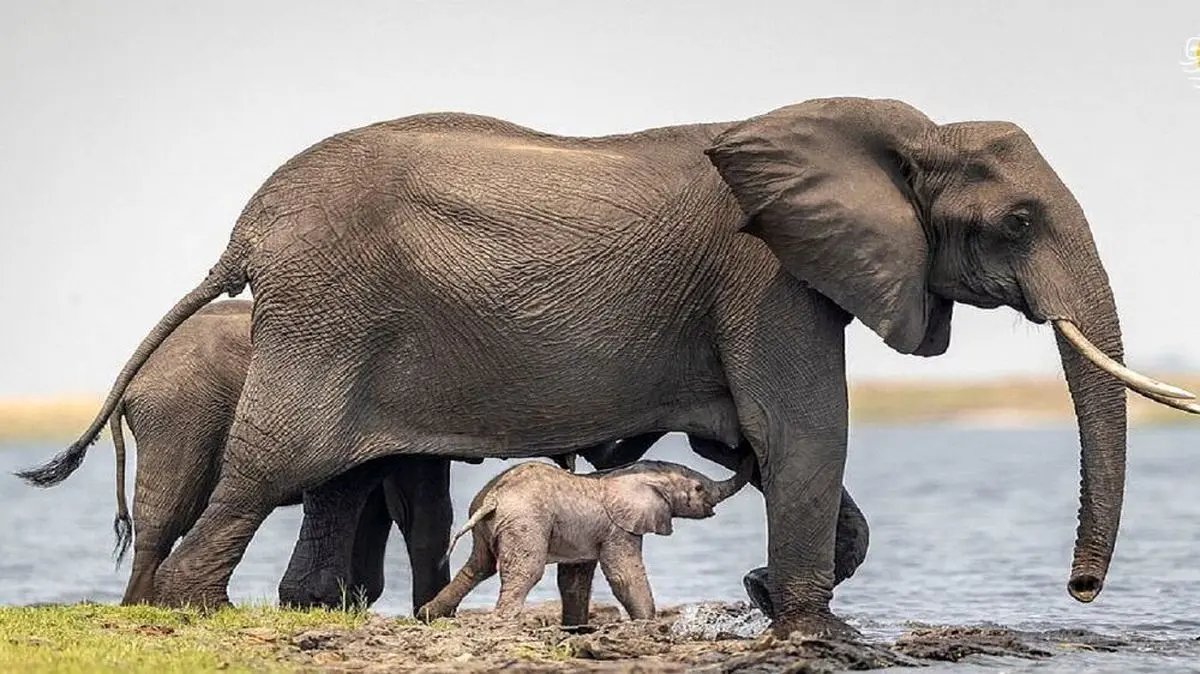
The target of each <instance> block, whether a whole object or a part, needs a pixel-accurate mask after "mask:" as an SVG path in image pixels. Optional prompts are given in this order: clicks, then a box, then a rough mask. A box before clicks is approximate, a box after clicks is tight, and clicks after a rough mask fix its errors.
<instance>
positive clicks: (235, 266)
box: [16, 242, 246, 487]
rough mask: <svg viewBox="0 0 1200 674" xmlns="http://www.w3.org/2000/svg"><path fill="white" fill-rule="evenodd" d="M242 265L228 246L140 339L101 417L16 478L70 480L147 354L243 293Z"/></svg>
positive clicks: (48, 483)
mask: <svg viewBox="0 0 1200 674" xmlns="http://www.w3.org/2000/svg"><path fill="white" fill-rule="evenodd" d="M245 265H246V252H245V248H244V247H242V246H240V245H237V244H235V243H234V242H231V243H230V246H229V247H228V248H226V249H225V252H224V253H223V254H222V255H221V259H220V260H219V261H217V265H216V266H215V267H213V268H212V270H210V271H209V272H208V276H207V277H205V279H204V280H203V281H201V282H200V285H198V286H196V287H195V288H193V289H192V291H191V292H189V293H188V294H187V295H184V296H183V299H181V300H179V301H178V302H176V303H175V306H174V307H171V310H170V311H168V312H167V315H165V316H163V317H162V318H161V319H159V321H158V325H155V326H154V329H153V330H151V331H150V334H148V335H146V337H145V338H144V339H142V343H141V344H139V345H138V348H137V350H136V351H134V352H133V356H131V357H130V358H129V361H128V362H127V363H125V367H124V368H122V370H121V374H119V375H117V381H116V382H114V383H113V387H112V389H111V390H110V391H109V392H108V398H106V399H105V400H104V405H103V407H101V408H100V413H99V414H97V415H96V418H95V419H93V420H92V425H91V426H88V429H87V430H86V431H84V433H83V435H82V436H81V437H80V438H79V439H78V440H76V441H75V442H74V443H72V444H71V446H70V447H68V448H67V449H65V450H63V451H62V452H60V453H59V454H58V456H55V457H54V458H53V459H50V461H48V462H46V463H45V464H43V465H41V466H38V467H37V468H29V469H27V470H23V471H20V472H18V473H16V475H17V477H19V478H21V479H23V480H25V481H26V482H28V483H29V484H31V485H34V486H36V487H52V486H54V485H56V484H58V483H60V482H62V481H63V480H65V479H67V478H68V477H70V475H71V473H73V472H75V470H76V469H77V468H79V466H80V464H82V463H83V457H84V455H85V454H86V453H87V448H88V446H90V445H91V444H92V443H93V442H95V441H96V436H98V435H99V434H100V429H101V428H103V427H104V422H105V421H107V420H108V418H109V417H110V416H112V413H113V410H115V409H116V408H117V405H118V404H119V403H120V402H121V398H122V396H124V395H125V388H126V387H127V386H129V382H130V381H132V380H133V378H134V376H135V375H137V373H138V370H140V369H141V367H142V365H144V364H145V363H146V360H147V359H148V358H150V354H152V353H154V350H155V349H157V348H158V345H159V344H162V342H163V340H165V339H166V338H167V337H168V336H170V334H171V333H172V332H174V331H175V328H177V327H179V325H180V324H181V323H183V322H184V321H186V320H187V319H188V318H189V317H190V316H191V315H192V314H194V313H196V312H197V311H199V310H200V309H201V308H202V307H204V305H206V304H208V303H209V302H211V301H213V300H215V299H216V298H217V297H219V296H220V295H221V294H222V293H228V294H229V296H230V297H233V296H236V295H237V294H238V293H240V292H242V289H244V288H245V287H246V269H245Z"/></svg>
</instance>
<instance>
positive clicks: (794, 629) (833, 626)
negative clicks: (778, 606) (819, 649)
mask: <svg viewBox="0 0 1200 674" xmlns="http://www.w3.org/2000/svg"><path fill="white" fill-rule="evenodd" d="M770 578H771V575H770V572H769V571H768V569H767V567H765V566H760V567H759V568H757V569H751V570H750V571H749V572H748V573H746V575H745V576H743V577H742V585H743V586H744V587H745V588H746V594H748V595H750V601H751V602H752V603H753V604H754V606H755V607H757V608H758V610H760V611H762V612H763V614H764V615H766V616H767V617H768V618H770V619H771V623H772V630H773V631H774V633H775V636H777V637H780V638H787V636H788V635H790V634H799V635H803V636H807V637H819V638H825V639H830V638H832V639H845V640H850V641H857V640H860V639H862V633H861V632H859V631H858V630H856V629H854V628H853V627H851V626H850V625H848V624H846V622H845V621H844V620H842V619H841V618H839V617H837V616H836V615H834V614H833V613H832V612H830V611H829V610H828V609H825V610H823V611H818V612H816V613H801V614H798V615H796V616H794V617H786V618H782V619H781V618H780V617H779V616H778V615H776V613H775V604H774V602H773V601H772V600H771V591H770V589H769V588H770Z"/></svg>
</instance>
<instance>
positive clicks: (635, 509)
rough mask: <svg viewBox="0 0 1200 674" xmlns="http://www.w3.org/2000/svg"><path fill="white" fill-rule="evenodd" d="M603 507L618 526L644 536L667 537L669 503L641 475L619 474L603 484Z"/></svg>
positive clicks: (668, 529) (669, 513) (669, 520)
mask: <svg viewBox="0 0 1200 674" xmlns="http://www.w3.org/2000/svg"><path fill="white" fill-rule="evenodd" d="M604 509H605V510H606V511H607V512H608V516H609V518H611V519H612V521H613V523H614V524H616V525H617V526H618V527H620V528H621V529H623V530H625V531H627V532H629V533H631V534H633V535H634V536H643V535H645V534H648V533H655V534H658V535H659V536H670V535H671V532H672V531H674V529H673V528H672V526H671V504H670V502H668V501H667V499H666V498H665V497H664V496H663V495H662V493H661V492H660V491H659V490H658V489H656V488H655V487H654V485H652V484H650V483H649V482H647V481H646V480H645V479H644V476H642V475H636V474H635V475H622V476H620V477H615V478H613V479H611V480H608V481H607V484H605V485H604Z"/></svg>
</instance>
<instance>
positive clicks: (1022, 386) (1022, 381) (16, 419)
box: [0, 375, 1200, 442]
mask: <svg viewBox="0 0 1200 674" xmlns="http://www.w3.org/2000/svg"><path fill="white" fill-rule="evenodd" d="M1162 378H1163V379H1165V380H1166V381H1170V382H1171V383H1173V384H1177V385H1179V386H1183V387H1184V388H1188V389H1190V390H1193V391H1200V376H1195V375H1191V376H1178V375H1175V376H1165V375H1163V376H1162ZM100 403H101V399H100V398H99V397H90V396H71V397H63V398H45V399H9V400H0V441H5V442H13V441H28V440H53V441H69V440H72V439H74V438H75V437H77V436H78V435H79V434H80V433H81V432H83V430H84V429H85V428H86V427H87V425H88V423H89V422H91V420H92V416H93V415H95V413H96V411H97V410H99V409H100ZM850 416H851V419H852V420H853V422H854V423H857V424H864V423H865V424H908V423H939V422H940V423H947V422H950V423H960V424H979V425H996V424H1006V425H1027V424H1040V423H1070V422H1071V419H1072V413H1071V399H1070V396H1069V395H1068V393H1067V387H1066V384H1065V383H1064V382H1063V381H1062V380H1061V379H1056V378H1050V377H1046V378H1019V379H992V380H984V381H977V382H970V381H943V382H917V381H874V382H873V381H863V382H858V383H856V384H853V385H852V386H851V388H850ZM1190 416H1191V415H1188V414H1185V413H1183V412H1179V411H1177V410H1172V409H1168V408H1166V407H1163V406H1162V405H1158V404H1155V403H1151V402H1150V401H1148V400H1146V399H1145V398H1142V397H1141V396H1138V395H1135V394H1130V395H1129V420H1130V423H1132V424H1139V425H1159V424H1171V423H1181V422H1183V423H1186V422H1188V421H1189V417H1190Z"/></svg>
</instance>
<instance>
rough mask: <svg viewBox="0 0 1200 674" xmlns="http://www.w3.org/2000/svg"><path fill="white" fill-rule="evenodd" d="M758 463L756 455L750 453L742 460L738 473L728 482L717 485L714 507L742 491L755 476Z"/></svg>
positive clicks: (714, 490)
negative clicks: (755, 467)
mask: <svg viewBox="0 0 1200 674" xmlns="http://www.w3.org/2000/svg"><path fill="white" fill-rule="evenodd" d="M756 461H757V459H756V458H755V456H754V453H753V452H748V453H747V454H746V457H745V458H744V459H743V460H742V463H741V465H740V466H738V470H737V472H736V473H734V474H733V476H732V477H730V478H729V479H728V480H721V481H720V482H717V483H716V486H715V488H714V489H713V499H714V500H713V505H716V504H718V503H720V502H721V501H724V500H725V499H727V498H729V497H731V496H733V495H734V494H736V493H738V492H739V491H741V489H742V487H745V486H746V483H747V482H749V481H750V476H752V475H754V466H755V462H756Z"/></svg>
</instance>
